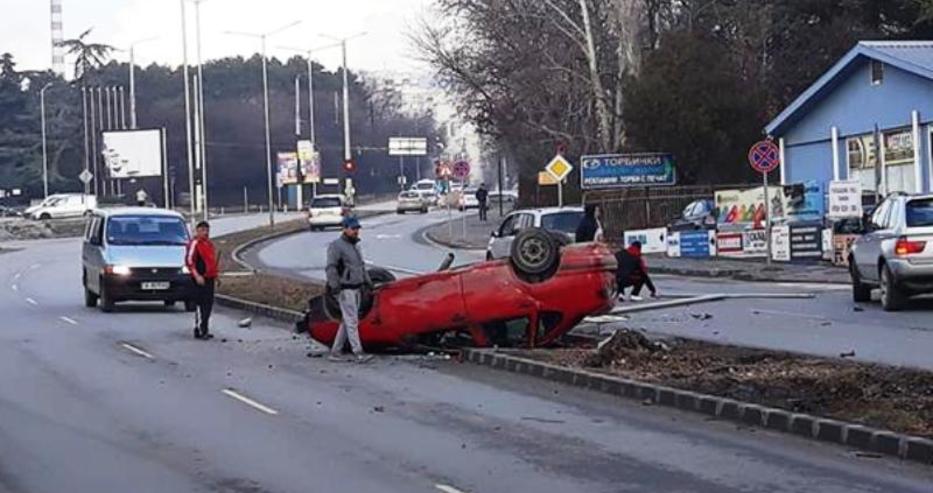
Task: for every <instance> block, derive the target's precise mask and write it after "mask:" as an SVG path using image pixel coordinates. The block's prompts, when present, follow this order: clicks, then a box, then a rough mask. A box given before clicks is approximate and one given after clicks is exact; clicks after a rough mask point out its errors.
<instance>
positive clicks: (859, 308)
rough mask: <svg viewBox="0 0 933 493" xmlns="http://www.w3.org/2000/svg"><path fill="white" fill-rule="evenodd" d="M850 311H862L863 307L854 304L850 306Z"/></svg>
mask: <svg viewBox="0 0 933 493" xmlns="http://www.w3.org/2000/svg"><path fill="white" fill-rule="evenodd" d="M852 311H853V312H864V311H865V309H864V308H862V307H860V306H858V305H855V306H853V307H852Z"/></svg>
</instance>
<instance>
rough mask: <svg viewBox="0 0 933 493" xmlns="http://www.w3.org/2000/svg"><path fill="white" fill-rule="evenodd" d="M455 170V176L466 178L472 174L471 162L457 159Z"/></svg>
mask: <svg viewBox="0 0 933 493" xmlns="http://www.w3.org/2000/svg"><path fill="white" fill-rule="evenodd" d="M453 172H454V176H455V177H457V178H459V179H461V180H464V179H466V178H467V177H468V176H470V163H468V162H466V161H457V162H456V163H454V169H453Z"/></svg>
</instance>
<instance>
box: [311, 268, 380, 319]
mask: <svg viewBox="0 0 933 493" xmlns="http://www.w3.org/2000/svg"><path fill="white" fill-rule="evenodd" d="M368 272H369V278H370V279H372V281H373V285H374V287H375V288H376V289H378V288H379V287H380V286H383V285H385V284H389V283H391V282H395V280H396V277H395V274H392V273H391V272H389V271H388V270H386V269H383V268H381V267H373V268H371V269H369V270H368ZM360 298H361V299H360V318H363V317H365V316H366V314H368V313H369V311H370V310H371V309H372V308H373V302H374V301H375V298H376V293H375V291H373V290H370V289H369V288H363V289H362V290H361V293H360ZM322 305H323V307H322V308H323V309H324V315H325V316H326V317H327V318H328V319H330V320H340V302H339V301H337V293H335V292H333V291H331V290H330V289H329V288H328V289H327V291H325V293H324V303H322Z"/></svg>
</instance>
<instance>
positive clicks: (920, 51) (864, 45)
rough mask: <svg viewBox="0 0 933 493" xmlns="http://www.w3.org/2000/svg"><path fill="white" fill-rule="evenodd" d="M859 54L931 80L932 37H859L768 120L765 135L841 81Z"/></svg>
mask: <svg viewBox="0 0 933 493" xmlns="http://www.w3.org/2000/svg"><path fill="white" fill-rule="evenodd" d="M859 58H868V59H871V60H878V61H880V62H883V63H886V64H888V65H891V66H894V67H897V68H899V69H901V70H903V71H905V72H910V73H913V74H915V75H918V76H920V77H924V78H926V79H930V80H933V41H861V42H859V43H858V44H857V45H855V47H854V48H852V49H851V50H849V52H848V53H846V55H845V56H844V57H842V59H840V60H839V61H838V62H836V64H835V65H833V67H832V68H830V69H829V70H828V71H827V72H826V73H825V74H823V75H822V76H821V77H820V78H819V79H817V81H816V82H814V83H813V85H811V86H810V87H809V88H807V90H806V91H804V92H803V94H801V95H800V96H799V97H797V99H795V100H794V102H793V103H791V104H790V105H789V106H788V107H787V108H785V109H784V111H782V112H781V114H779V115H778V116H777V117H776V118H775V119H774V120H773V121H771V123H769V124H768V126H767V127H765V132H766V133H767V134H768V135H780V134H782V133H784V130H785V128H786V126H787V125H788V124H790V123H792V122H795V121H797V119H798V118H800V117H801V116H802V115H803V114H804V113H805V112H806V111H807V110H808V109H809V108H811V107H812V106H813V105H814V104H816V103H817V102H818V101H819V100H820V99H822V98H823V97H824V96H825V95H826V94H828V93H829V92H830V91H832V89H834V88H835V87H836V86H837V85H838V84H839V83H840V82H842V80H844V78H845V76H846V75H848V70H849V69H850V68H851V67H852V66H853V64H854V63H855V62H856V61H857V60H858V59H859Z"/></svg>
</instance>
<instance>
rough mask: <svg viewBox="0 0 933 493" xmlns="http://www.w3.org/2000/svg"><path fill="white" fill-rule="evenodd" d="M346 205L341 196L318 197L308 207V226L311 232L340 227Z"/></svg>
mask: <svg viewBox="0 0 933 493" xmlns="http://www.w3.org/2000/svg"><path fill="white" fill-rule="evenodd" d="M346 208H347V204H346V201H345V200H344V198H343V195H337V194H333V195H318V196H317V197H314V198H313V199H311V204H310V205H309V207H308V215H307V217H308V225H309V226H310V228H311V231H317V230H322V231H323V230H324V229H325V228H327V227H334V226H340V223H341V222H343V217H344V215H346Z"/></svg>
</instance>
